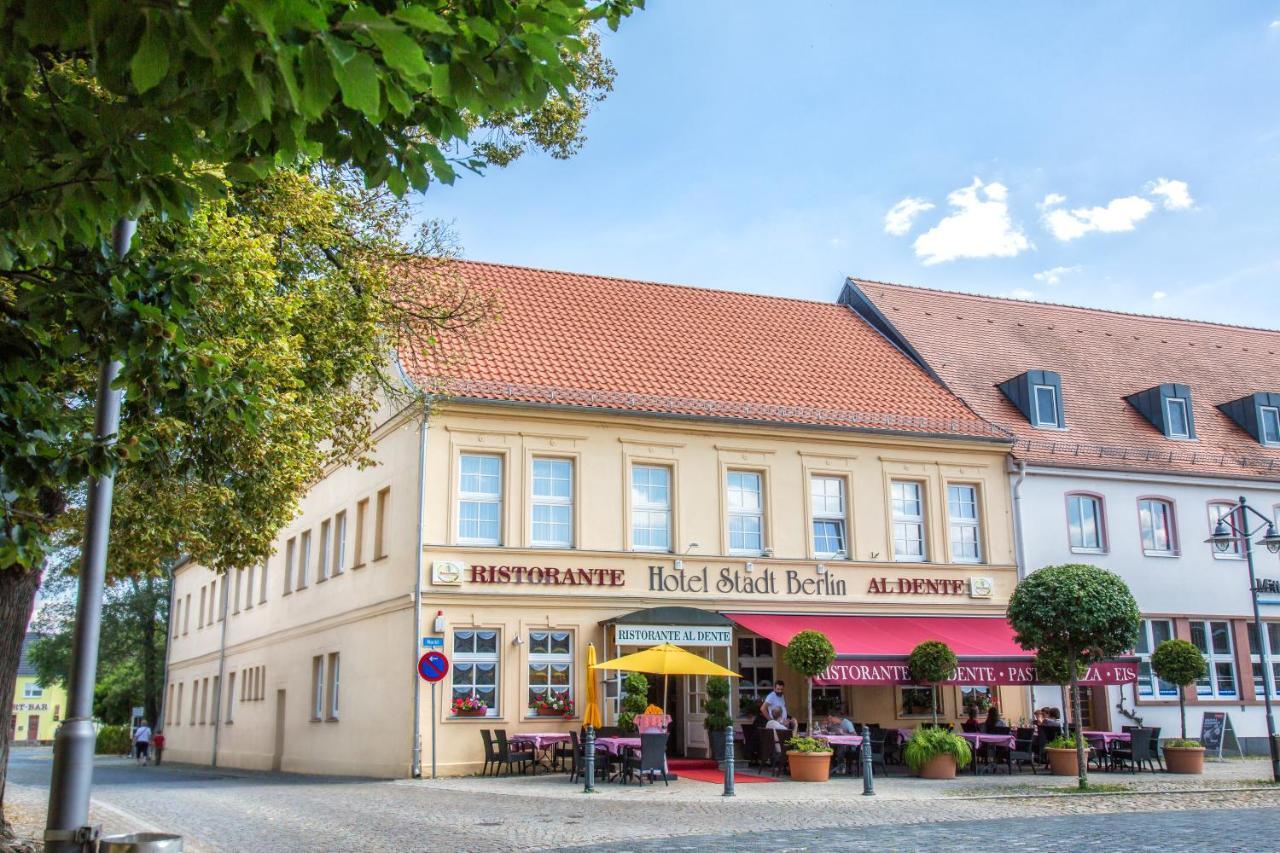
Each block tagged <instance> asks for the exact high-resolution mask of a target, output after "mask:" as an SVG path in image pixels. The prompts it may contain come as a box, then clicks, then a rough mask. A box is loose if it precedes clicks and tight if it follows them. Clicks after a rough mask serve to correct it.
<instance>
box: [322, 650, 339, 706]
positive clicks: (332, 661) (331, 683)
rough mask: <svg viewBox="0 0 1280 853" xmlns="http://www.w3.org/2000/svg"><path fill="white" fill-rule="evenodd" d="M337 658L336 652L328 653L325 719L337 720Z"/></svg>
mask: <svg viewBox="0 0 1280 853" xmlns="http://www.w3.org/2000/svg"><path fill="white" fill-rule="evenodd" d="M339 662H340V661H339V658H338V653H337V652H330V653H329V680H328V686H327V688H326V690H325V693H326V700H325V719H326V720H331V721H332V720H336V719H338V672H339V666H338V664H339Z"/></svg>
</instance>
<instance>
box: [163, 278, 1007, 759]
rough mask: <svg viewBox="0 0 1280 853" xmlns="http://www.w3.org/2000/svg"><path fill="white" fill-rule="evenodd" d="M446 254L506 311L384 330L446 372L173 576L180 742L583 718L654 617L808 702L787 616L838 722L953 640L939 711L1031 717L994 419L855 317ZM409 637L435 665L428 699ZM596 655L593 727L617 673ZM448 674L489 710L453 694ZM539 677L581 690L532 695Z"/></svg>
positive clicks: (466, 751) (901, 700)
mask: <svg viewBox="0 0 1280 853" xmlns="http://www.w3.org/2000/svg"><path fill="white" fill-rule="evenodd" d="M458 271H459V273H460V275H461V276H462V277H463V278H464V279H465V281H466V283H467V285H468V287H470V288H472V289H474V290H476V291H479V292H483V293H486V294H492V295H493V296H494V297H496V298H497V299H498V300H499V301H500V303H501V310H500V317H501V319H500V320H498V321H495V322H493V323H490V324H487V325H485V326H482V327H480V328H479V329H477V330H474V331H473V332H471V333H470V334H468V335H467V336H466V337H465V338H464V339H461V340H457V339H454V340H447V341H446V342H445V346H444V348H443V352H444V355H445V356H447V365H448V367H447V370H446V368H442V367H441V364H443V363H446V362H445V361H442V360H441V358H440V355H439V353H438V352H437V351H435V350H433V351H431V352H430V353H424V352H419V351H417V350H415V349H413V348H406V349H404V350H402V351H401V352H399V353H398V366H399V368H400V370H401V371H402V375H403V378H404V380H405V382H406V383H407V384H408V385H409V386H411V387H413V388H435V387H438V384H439V383H438V382H437V380H438V377H439V376H440V375H441V374H442V373H446V372H447V376H448V377H449V378H448V379H447V381H446V382H445V383H444V390H445V391H446V395H445V396H440V397H437V398H436V402H435V405H434V406H433V407H432V409H431V411H430V412H429V413H428V414H425V415H424V412H423V407H422V406H420V405H418V404H416V403H413V404H410V405H408V406H406V407H402V408H401V409H400V410H399V411H396V412H394V413H392V414H389V415H388V417H387V418H386V420H385V422H384V423H383V424H382V426H381V427H380V429H379V431H378V434H377V438H378V444H377V449H376V461H377V463H378V464H376V465H374V466H372V467H366V468H363V469H361V468H357V467H354V466H350V467H342V468H336V469H334V470H331V471H329V472H327V474H326V476H324V477H323V478H322V479H321V480H320V481H319V482H318V483H316V485H315V486H314V488H312V490H311V491H310V493H309V494H308V495H307V496H306V498H305V500H304V501H303V503H302V508H301V512H300V514H299V516H298V518H297V519H296V520H295V521H294V523H293V524H291V525H290V526H289V527H288V528H287V529H285V530H283V531H281V532H280V535H279V537H278V539H277V547H276V551H275V553H274V554H273V556H272V557H271V558H270V559H269V560H267V561H266V563H265V564H263V565H258V566H252V567H246V568H244V569H242V570H240V571H238V572H235V573H234V574H233V575H231V576H229V577H219V576H215V575H214V574H213V573H211V572H209V571H208V570H207V569H205V568H203V567H201V566H198V565H195V564H191V563H188V564H185V565H183V566H181V567H180V568H179V569H178V570H177V572H176V573H175V585H174V596H175V598H174V607H173V609H172V612H173V616H172V625H171V628H172V631H173V635H172V642H171V644H170V662H169V684H168V685H167V692H166V712H165V714H164V721H163V727H164V730H165V733H166V736H167V750H168V754H169V755H171V756H172V757H173V759H174V760H178V761H195V762H210V761H214V760H215V753H216V762H217V763H220V764H223V765H229V766H240V767H258V768H272V767H274V768H282V769H285V770H298V771H312V772H335V773H350V774H364V775H378V776H404V775H408V774H410V773H412V772H414V770H415V767H416V766H417V765H419V764H420V765H421V766H422V767H423V768H424V772H429V771H430V762H431V756H432V755H433V754H434V756H435V759H436V762H437V764H438V768H439V771H440V772H441V773H446V774H450V773H453V774H456V773H467V772H475V771H478V770H479V769H480V766H481V763H482V761H483V750H482V744H481V737H480V729H482V728H501V729H505V730H506V731H507V732H508V734H514V733H516V732H520V731H547V730H558V731H567V730H568V729H570V728H574V727H577V726H579V725H580V724H581V716H580V714H581V701H582V698H583V685H584V683H585V679H586V678H587V677H588V674H587V673H586V672H585V671H584V660H585V655H586V648H587V645H588V643H593V644H595V646H596V649H597V651H598V652H599V654H600V655H601V658H602V659H603V657H606V656H612V655H614V654H615V653H618V652H627V651H633V650H636V649H638V648H641V647H644V646H648V645H653V644H655V643H657V642H661V641H663V640H665V639H672V640H674V641H675V642H677V643H678V644H680V645H684V646H687V647H689V648H690V649H692V650H695V651H698V652H699V653H702V654H704V655H706V656H707V657H710V658H712V659H714V660H717V661H719V662H721V663H724V664H727V665H729V666H731V667H732V668H734V669H735V670H737V671H738V672H740V673H742V674H743V676H744V679H743V681H742V683H741V684H739V685H737V686H736V687H735V691H736V694H737V695H736V696H735V699H734V707H742V708H744V709H745V708H746V707H749V706H751V705H753V704H755V701H757V700H758V699H759V697H760V696H762V695H763V693H764V692H765V691H766V690H767V689H768V687H769V685H770V684H771V682H772V681H773V680H774V679H775V678H782V679H785V680H786V682H787V687H786V695H787V699H788V704H789V707H790V710H791V712H792V714H793V715H795V716H797V717H801V718H803V717H804V694H805V690H804V683H803V680H802V679H801V678H799V677H797V676H795V674H793V673H790V672H788V671H787V669H786V667H785V666H784V665H783V663H782V649H783V646H784V645H785V643H786V642H787V641H788V640H789V639H790V637H791V636H792V635H793V634H794V633H795V632H796V631H798V630H800V629H802V628H805V627H819V628H821V629H822V630H824V631H825V632H826V633H828V635H829V636H831V637H832V639H833V641H834V642H835V644H836V649H837V652H838V654H839V656H840V657H839V660H838V661H837V664H838V666H836V667H833V669H832V670H831V671H829V673H828V679H827V681H828V682H829V683H827V684H826V685H824V686H821V687H818V688H815V691H814V692H815V697H816V701H817V702H819V703H822V704H823V705H824V706H833V705H839V706H841V707H842V708H843V709H845V712H846V714H847V715H848V716H850V717H852V718H854V719H855V720H857V721H859V722H867V723H879V724H881V725H884V726H886V727H889V726H899V727H903V726H913V725H915V724H916V723H918V722H919V721H921V720H923V719H926V718H927V717H928V716H929V713H930V712H929V701H930V700H929V696H930V690H929V689H928V688H918V687H915V686H913V685H911V684H910V679H909V677H907V676H906V675H905V674H904V671H903V665H904V662H905V655H906V653H907V652H908V651H909V650H910V648H911V646H913V645H914V643H915V642H918V641H919V640H921V639H926V638H941V639H946V640H948V642H951V643H952V644H953V647H955V648H956V649H957V651H958V652H959V653H960V654H961V658H962V662H964V666H962V668H961V673H962V674H963V678H965V679H968V680H962V681H960V682H958V683H956V684H949V685H946V686H943V687H940V688H938V693H939V694H940V696H941V700H942V703H943V705H942V709H943V713H944V714H945V715H946V716H947V717H948V718H950V719H953V720H954V719H957V718H958V717H959V716H960V715H961V714H962V708H963V706H964V704H965V703H966V701H973V699H974V695H975V694H979V693H981V694H986V695H990V696H992V698H994V699H996V700H997V701H999V702H1000V703H1001V705H1002V707H1003V710H1004V713H1005V716H1006V717H1007V718H1010V719H1012V720H1015V721H1016V720H1017V719H1018V718H1019V717H1020V716H1023V715H1026V714H1027V713H1028V711H1027V709H1026V708H1025V707H1024V706H1023V695H1024V694H1025V691H1024V690H1022V689H1020V688H1018V687H1016V686H1010V685H1016V684H1023V683H1026V682H1025V678H1026V676H1025V674H1019V673H1021V672H1022V670H1020V669H1018V667H1020V666H1021V667H1024V668H1025V665H1026V664H1027V660H1026V654H1025V653H1023V652H1021V650H1019V649H1016V648H1015V647H1012V646H1011V639H1010V634H1009V631H1008V627H1007V625H1005V623H1004V621H1003V613H1004V608H1005V605H1006V603H1007V600H1008V597H1009V595H1010V593H1011V592H1012V590H1013V587H1014V584H1015V582H1016V575H1017V572H1016V569H1015V567H1014V548H1013V541H1012V531H1011V521H1010V493H1009V474H1008V470H1007V456H1008V450H1009V446H1010V442H1009V440H1008V436H1007V435H1006V434H1005V433H1004V432H1002V431H1001V430H999V429H997V428H995V427H992V426H990V425H989V424H987V423H986V422H984V421H982V420H981V419H979V418H978V417H977V416H975V415H974V414H973V413H972V412H971V411H970V410H969V409H968V408H967V407H965V405H964V404H963V403H961V402H960V401H959V400H958V399H957V398H955V397H954V396H953V395H951V394H950V393H949V392H948V391H947V390H946V389H945V388H944V387H942V385H941V384H940V383H939V382H937V381H936V380H935V379H934V378H933V377H931V376H930V375H928V374H926V373H925V372H924V371H923V370H921V369H920V368H919V367H918V366H917V365H915V364H914V363H913V362H911V361H910V360H909V359H908V358H906V357H905V356H904V355H903V354H902V353H901V352H899V351H898V350H897V349H895V348H894V347H893V346H892V345H891V344H889V342H888V341H887V340H886V339H885V338H883V337H882V336H881V335H880V334H879V333H878V332H877V331H876V330H875V329H873V328H872V327H871V326H870V325H869V324H867V323H866V322H865V321H864V320H863V319H861V318H860V317H859V316H858V315H856V314H855V313H853V312H852V311H850V310H849V309H848V308H846V307H844V306H840V305H837V304H834V303H832V304H824V303H815V302H804V301H800V300H789V299H778V298H770V297H760V296H751V295H745V294H737V293H726V292H720V291H711V290H705V289H700V288H690V287H676V286H671V285H659V284H647V283H640V282H632V281H621V280H616V279H604V278H596V277H590V276H579V275H568V274H563V273H551V272H544V271H538V270H528V269H519V268H513V267H504V266H497V265H484V264H474V263H464V264H459V265H458ZM422 638H439V640H440V641H441V642H442V643H443V651H444V652H445V654H446V656H447V657H448V658H449V661H450V664H451V672H450V673H449V676H448V677H446V679H445V680H444V681H442V682H441V683H440V685H439V687H438V689H436V690H435V691H434V693H433V692H432V691H431V689H429V688H428V687H427V686H426V685H424V684H423V682H422V681H421V680H420V679H419V678H418V676H417V673H416V668H415V663H416V661H417V658H418V656H419V654H420V653H421V651H422V643H421V642H420V640H421V639H422ZM997 670H998V671H997ZM595 677H597V678H599V679H600V682H601V684H600V686H601V688H602V689H601V693H602V695H603V696H604V717H605V723H606V725H609V724H612V723H613V722H614V721H615V720H616V716H617V711H618V707H617V693H618V691H617V682H616V681H615V680H614V679H612V678H606V677H605V676H603V675H597V676H595ZM1020 679H1021V680H1020ZM659 684H660V682H659ZM221 685H225V690H224V689H222V687H221ZM702 690H703V682H702V680H701V679H696V678H689V679H679V678H673V679H672V680H671V682H670V684H669V699H668V707H667V711H668V712H669V713H671V714H672V716H673V717H674V722H673V724H672V727H671V731H672V750H673V752H674V753H677V754H689V755H701V754H705V751H706V749H707V739H706V737H707V736H706V732H705V730H704V729H703V726H702V721H703V714H702V706H701V699H702ZM432 696H434V701H433V700H432ZM471 696H475V697H477V698H479V699H480V700H482V701H483V702H484V704H485V706H486V710H485V712H484V715H483V716H468V715H463V714H456V713H453V711H452V708H451V703H452V701H453V700H454V699H457V698H463V697H471ZM547 696H557V697H562V698H568V699H572V700H574V701H575V703H576V708H575V711H574V713H573V714H572V715H571V716H569V717H568V718H558V717H557V718H550V717H545V716H540V715H539V713H538V711H537V704H538V701H539V700H540V699H543V698H545V697H547ZM966 696H967V697H968V699H966V698H963V697H966ZM651 697H652V698H654V699H656V700H657V701H659V702H660V701H661V692H660V689H659V687H657V686H655V688H654V692H653V693H651ZM415 708H417V716H416V718H415V714H414V710H415ZM415 719H416V723H417V726H416V727H415ZM433 721H434V722H433ZM433 733H434V734H433ZM419 750H420V751H419Z"/></svg>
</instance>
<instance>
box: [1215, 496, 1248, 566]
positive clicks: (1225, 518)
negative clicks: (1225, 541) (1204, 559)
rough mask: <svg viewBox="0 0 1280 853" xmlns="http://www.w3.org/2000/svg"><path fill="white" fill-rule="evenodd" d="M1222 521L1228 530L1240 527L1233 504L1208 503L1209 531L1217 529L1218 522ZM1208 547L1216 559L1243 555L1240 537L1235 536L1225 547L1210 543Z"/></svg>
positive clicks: (1231, 530)
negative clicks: (1220, 548) (1221, 547)
mask: <svg viewBox="0 0 1280 853" xmlns="http://www.w3.org/2000/svg"><path fill="white" fill-rule="evenodd" d="M1220 521H1221V522H1223V524H1224V526H1225V527H1226V528H1227V531H1228V532H1233V528H1234V530H1239V529H1240V527H1241V524H1240V516H1239V514H1238V513H1237V512H1235V504H1230V503H1225V502H1222V503H1212V504H1209V533H1210V534H1212V533H1213V532H1214V530H1216V529H1217V526H1218V522H1220ZM1209 547H1210V548H1211V549H1212V551H1213V556H1214V558H1215V559H1218V560H1238V559H1240V558H1241V557H1243V556H1244V545H1243V544H1241V542H1240V537H1238V536H1237V537H1235V538H1234V539H1232V540H1231V542H1230V544H1229V545H1227V547H1226V548H1225V549H1222V550H1219V548H1218V546H1217V545H1214V544H1210V545H1209Z"/></svg>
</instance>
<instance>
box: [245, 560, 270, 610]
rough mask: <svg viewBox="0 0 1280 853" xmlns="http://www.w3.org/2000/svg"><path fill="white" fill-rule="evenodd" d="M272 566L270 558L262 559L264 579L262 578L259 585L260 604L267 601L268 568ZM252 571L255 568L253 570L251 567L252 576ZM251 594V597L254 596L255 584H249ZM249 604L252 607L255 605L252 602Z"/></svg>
mask: <svg viewBox="0 0 1280 853" xmlns="http://www.w3.org/2000/svg"><path fill="white" fill-rule="evenodd" d="M270 566H271V561H270V560H263V561H262V580H261V582H260V583H259V587H258V603H259V604H266V603H267V569H268V568H269V567H270ZM252 571H253V570H252V568H251V569H250V577H252ZM249 596H250V597H251V598H252V597H253V584H249ZM249 606H250V607H252V606H253V604H252V603H250V605H249Z"/></svg>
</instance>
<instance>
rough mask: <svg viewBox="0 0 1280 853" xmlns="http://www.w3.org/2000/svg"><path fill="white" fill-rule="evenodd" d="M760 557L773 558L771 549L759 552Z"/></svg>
mask: <svg viewBox="0 0 1280 853" xmlns="http://www.w3.org/2000/svg"><path fill="white" fill-rule="evenodd" d="M760 556H761V557H772V556H773V549H772V548H765V549H764V550H763V551H761V552H760Z"/></svg>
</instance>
